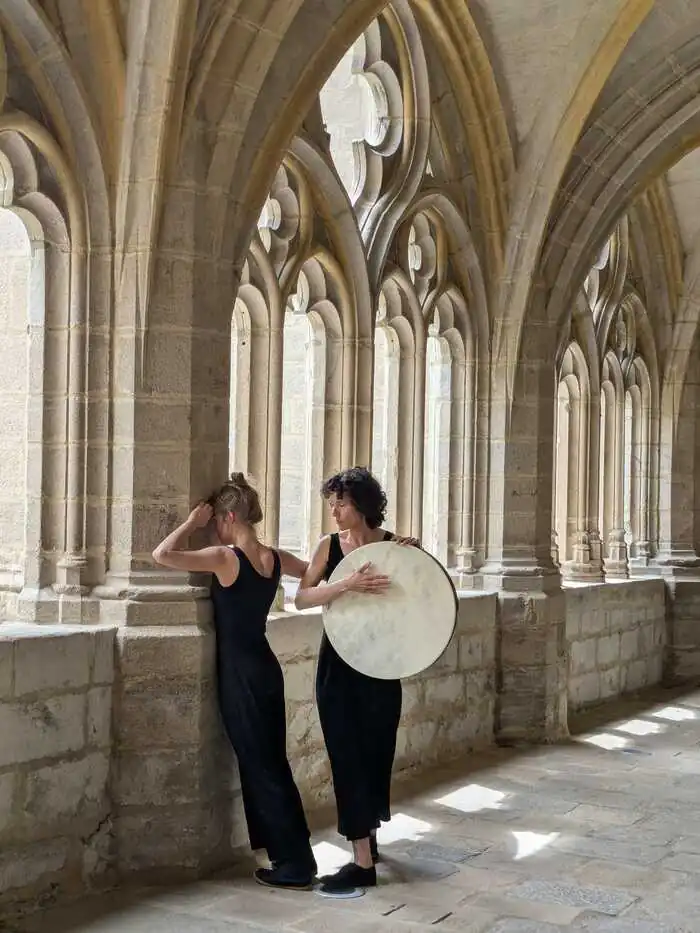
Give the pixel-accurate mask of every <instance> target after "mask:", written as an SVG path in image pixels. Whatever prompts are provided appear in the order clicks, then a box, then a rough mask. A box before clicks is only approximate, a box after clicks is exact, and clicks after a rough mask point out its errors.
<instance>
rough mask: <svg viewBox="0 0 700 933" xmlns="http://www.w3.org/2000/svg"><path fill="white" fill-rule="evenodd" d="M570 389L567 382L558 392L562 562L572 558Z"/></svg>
mask: <svg viewBox="0 0 700 933" xmlns="http://www.w3.org/2000/svg"><path fill="white" fill-rule="evenodd" d="M569 433H570V404H569V390H568V387H567V385H566V383H565V382H561V383H560V384H559V390H558V392H557V411H556V433H555V444H554V447H555V470H556V472H555V484H554V530H555V543H556V552H557V556H558V560H559V563H560V564H565V563H566V562H567V561H568V560H570V559H571V550H570V546H569V455H570V451H569Z"/></svg>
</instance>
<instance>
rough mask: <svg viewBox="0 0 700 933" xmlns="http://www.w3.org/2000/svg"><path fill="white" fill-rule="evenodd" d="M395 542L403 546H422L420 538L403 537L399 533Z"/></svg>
mask: <svg viewBox="0 0 700 933" xmlns="http://www.w3.org/2000/svg"><path fill="white" fill-rule="evenodd" d="M394 542H395V543H396V544H399V545H400V546H401V547H418V548H419V547H420V541H419V540H418V538H401V537H399V536H398V535H397V536H396V537H395V538H394Z"/></svg>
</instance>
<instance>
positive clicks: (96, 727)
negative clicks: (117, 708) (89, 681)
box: [87, 687, 112, 748]
mask: <svg viewBox="0 0 700 933" xmlns="http://www.w3.org/2000/svg"><path fill="white" fill-rule="evenodd" d="M111 740H112V688H111V687H94V688H93V689H92V690H90V691H89V692H88V695H87V743H88V745H96V746H98V747H99V748H108V747H109V746H110V744H111Z"/></svg>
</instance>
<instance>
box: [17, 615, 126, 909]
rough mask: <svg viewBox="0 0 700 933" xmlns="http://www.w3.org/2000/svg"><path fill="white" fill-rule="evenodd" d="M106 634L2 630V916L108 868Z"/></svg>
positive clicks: (109, 670) (109, 635)
mask: <svg viewBox="0 0 700 933" xmlns="http://www.w3.org/2000/svg"><path fill="white" fill-rule="evenodd" d="M114 635H115V632H114V629H69V628H67V627H60V628H59V627H50V628H49V627H46V626H41V627H40V626H34V625H20V624H17V625H15V624H5V625H2V626H0V909H1V905H2V904H3V903H6V902H9V901H22V900H26V899H34V898H36V896H37V894H40V895H42V896H43V897H50V896H51V893H52V891H54V890H57V889H59V888H60V890H61V891H70V890H81V889H82V888H84V887H86V886H88V887H89V886H90V885H92V884H93V883H95V882H97V881H98V879H99V877H100V876H101V875H102V874H103V873H104V872H105V871H106V870H107V869H108V864H109V846H110V825H109V823H110V819H109V815H110V804H109V795H108V786H109V770H110V748H111V731H112V729H111V715H112V681H113V674H114V660H113V655H114Z"/></svg>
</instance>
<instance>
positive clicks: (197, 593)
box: [92, 571, 212, 626]
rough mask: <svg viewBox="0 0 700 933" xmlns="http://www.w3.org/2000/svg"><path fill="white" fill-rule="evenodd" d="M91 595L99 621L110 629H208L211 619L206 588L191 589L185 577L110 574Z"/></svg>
mask: <svg viewBox="0 0 700 933" xmlns="http://www.w3.org/2000/svg"><path fill="white" fill-rule="evenodd" d="M92 595H93V596H94V597H95V598H96V599H99V601H100V621H101V622H105V623H108V624H110V625H118V626H123V625H164V626H168V625H183V624H186V625H207V624H209V623H210V622H211V619H212V611H211V603H210V601H209V589H208V587H204V586H193V585H192V584H191V583H190V582H189V577H188V576H187V574H168V575H164V574H160V573H151V572H148V571H131V572H130V573H124V574H109V575H108V576H107V580H106V581H105V583H104V585H103V586H98V587H96V588H95V589H94V590H93V593H92Z"/></svg>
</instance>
